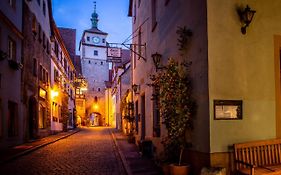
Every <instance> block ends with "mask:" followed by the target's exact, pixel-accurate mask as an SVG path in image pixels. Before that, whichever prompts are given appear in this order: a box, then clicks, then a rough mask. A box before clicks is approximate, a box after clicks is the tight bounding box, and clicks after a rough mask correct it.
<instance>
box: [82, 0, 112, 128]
mask: <svg viewBox="0 0 281 175" xmlns="http://www.w3.org/2000/svg"><path fill="white" fill-rule="evenodd" d="M94 4H95V5H94V12H93V13H92V18H91V22H92V28H90V29H88V30H84V32H83V35H82V38H81V42H80V47H79V50H80V57H81V66H82V74H83V76H84V77H85V78H86V80H87V81H88V90H87V93H86V113H87V116H88V117H89V120H90V125H104V124H105V121H104V120H105V88H106V86H105V82H106V81H108V79H109V64H108V62H106V59H107V52H106V51H107V47H106V45H107V43H106V37H107V35H108V34H107V33H105V32H102V31H101V30H99V29H98V14H97V13H96V3H95V2H94Z"/></svg>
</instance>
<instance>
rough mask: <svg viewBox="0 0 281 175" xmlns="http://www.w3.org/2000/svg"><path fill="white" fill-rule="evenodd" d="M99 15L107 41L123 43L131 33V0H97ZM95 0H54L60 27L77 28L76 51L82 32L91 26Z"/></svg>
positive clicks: (55, 14)
mask: <svg viewBox="0 0 281 175" xmlns="http://www.w3.org/2000/svg"><path fill="white" fill-rule="evenodd" d="M95 1H96V2H97V13H98V15H99V23H98V28H99V29H100V30H102V31H104V32H107V33H108V37H107V42H109V43H122V42H123V41H124V40H125V39H126V38H127V37H128V36H129V35H130V34H131V31H132V29H131V26H132V25H131V18H130V17H128V7H129V0H95ZM93 2H94V0H52V3H53V16H54V19H55V21H56V24H57V26H58V27H67V28H74V29H76V53H79V51H78V45H79V41H80V40H81V36H82V32H83V30H85V29H89V28H91V21H90V19H91V14H92V13H93V12H94V3H93Z"/></svg>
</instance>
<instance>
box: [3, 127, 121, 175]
mask: <svg viewBox="0 0 281 175" xmlns="http://www.w3.org/2000/svg"><path fill="white" fill-rule="evenodd" d="M0 174H1V175H33V174H34V175H37V174H38V175H43V174H44V175H45V174H51V175H62V174H67V175H68V174H69V175H72V174H73V175H80V174H83V175H84V174H85V175H88V174H89V175H123V174H126V173H125V171H124V168H123V166H122V162H121V159H120V157H119V155H118V153H117V150H116V147H115V145H114V143H113V140H112V137H111V135H110V132H109V129H108V128H99V127H95V128H84V129H82V131H81V132H78V133H76V134H74V135H72V136H70V137H68V138H66V139H62V140H60V141H58V142H55V143H53V144H50V145H48V146H46V147H43V148H41V149H38V150H36V151H35V152H32V153H30V154H28V155H25V156H23V157H20V158H18V159H16V160H14V161H12V162H9V163H6V164H4V165H1V167H0Z"/></svg>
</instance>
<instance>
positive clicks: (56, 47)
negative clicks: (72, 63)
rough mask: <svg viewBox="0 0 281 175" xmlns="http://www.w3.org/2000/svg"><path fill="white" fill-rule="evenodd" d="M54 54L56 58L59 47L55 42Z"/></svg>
mask: <svg viewBox="0 0 281 175" xmlns="http://www.w3.org/2000/svg"><path fill="white" fill-rule="evenodd" d="M55 54H56V56H57V57H59V45H58V43H57V42H55Z"/></svg>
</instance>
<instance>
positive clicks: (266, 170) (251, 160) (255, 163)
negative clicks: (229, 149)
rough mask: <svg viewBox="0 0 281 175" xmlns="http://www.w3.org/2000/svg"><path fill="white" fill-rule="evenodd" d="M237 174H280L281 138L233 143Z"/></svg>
mask: <svg viewBox="0 0 281 175" xmlns="http://www.w3.org/2000/svg"><path fill="white" fill-rule="evenodd" d="M234 158H235V166H236V167H235V168H236V170H237V171H236V172H237V174H248V175H261V174H264V175H265V174H266V175H281V139H271V140H263V141H254V142H247V143H239V144H234Z"/></svg>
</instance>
